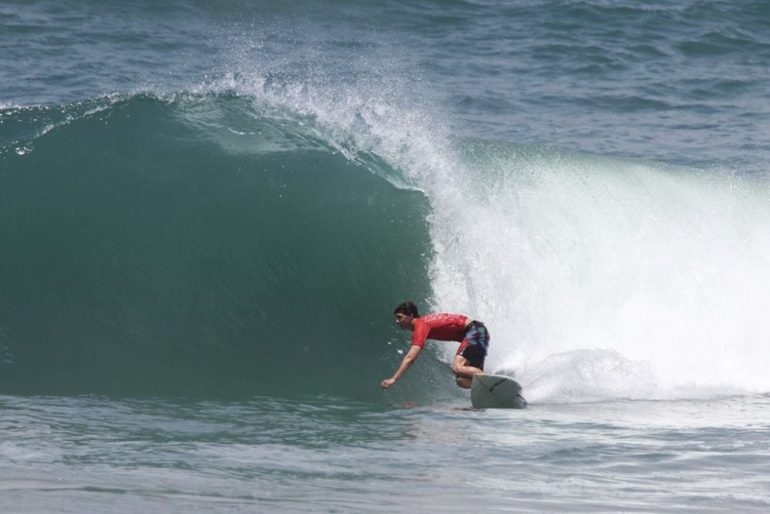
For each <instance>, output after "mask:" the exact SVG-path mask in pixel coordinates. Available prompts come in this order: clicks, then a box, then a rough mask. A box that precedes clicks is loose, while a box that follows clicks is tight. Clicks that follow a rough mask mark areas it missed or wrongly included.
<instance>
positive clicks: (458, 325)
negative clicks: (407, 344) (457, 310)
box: [412, 313, 468, 348]
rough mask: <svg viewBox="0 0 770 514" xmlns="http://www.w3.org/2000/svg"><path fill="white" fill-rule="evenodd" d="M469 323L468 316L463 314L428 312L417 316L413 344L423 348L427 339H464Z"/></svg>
mask: <svg viewBox="0 0 770 514" xmlns="http://www.w3.org/2000/svg"><path fill="white" fill-rule="evenodd" d="M467 323H468V316H463V315H462V314H448V313H440V314H428V315H427V316H423V317H422V318H415V319H414V332H413V333H412V346H419V347H420V348H423V347H424V346H425V340H426V339H437V340H439V341H462V340H463V338H464V337H465V325H466V324H467Z"/></svg>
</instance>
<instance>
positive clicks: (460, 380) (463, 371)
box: [452, 355, 484, 389]
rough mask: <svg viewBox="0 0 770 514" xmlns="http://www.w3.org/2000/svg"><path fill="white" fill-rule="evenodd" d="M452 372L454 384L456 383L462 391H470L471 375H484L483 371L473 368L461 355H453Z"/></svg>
mask: <svg viewBox="0 0 770 514" xmlns="http://www.w3.org/2000/svg"><path fill="white" fill-rule="evenodd" d="M482 366H483V361H482ZM452 372H453V373H454V374H455V382H457V385H458V386H460V387H462V388H463V389H470V388H471V381H472V380H473V375H476V374H478V373H484V370H483V369H481V368H479V367H476V366H474V365H473V363H471V361H469V360H468V359H467V358H465V357H463V356H462V355H455V360H454V361H453V362H452Z"/></svg>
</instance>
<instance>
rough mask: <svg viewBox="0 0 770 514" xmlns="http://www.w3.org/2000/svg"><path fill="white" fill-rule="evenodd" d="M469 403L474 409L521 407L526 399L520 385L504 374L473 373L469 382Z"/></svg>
mask: <svg viewBox="0 0 770 514" xmlns="http://www.w3.org/2000/svg"><path fill="white" fill-rule="evenodd" d="M471 405H473V408H474V409H523V408H524V407H526V406H527V400H525V399H524V398H523V397H522V396H521V386H520V385H519V383H518V382H516V381H515V380H514V379H512V378H511V377H506V376H505V375H487V374H483V375H474V376H473V382H472V383H471Z"/></svg>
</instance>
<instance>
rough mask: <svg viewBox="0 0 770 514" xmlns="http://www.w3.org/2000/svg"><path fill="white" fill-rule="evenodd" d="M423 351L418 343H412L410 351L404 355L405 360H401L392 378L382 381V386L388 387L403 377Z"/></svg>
mask: <svg viewBox="0 0 770 514" xmlns="http://www.w3.org/2000/svg"><path fill="white" fill-rule="evenodd" d="M421 351H422V347H420V346H417V345H412V347H411V348H409V351H408V352H407V353H406V355H405V356H404V360H402V361H401V365H400V366H399V367H398V369H397V370H396V372H395V373H393V376H392V377H390V378H386V379H385V380H383V381H382V382H380V387H382V388H383V389H387V388H388V387H390V386H392V385H393V384H395V383H396V380H398V379H399V378H401V377H402V376H403V375H404V373H406V370H408V369H409V366H411V365H412V363H413V362H414V361H416V360H417V357H419V356H420V352H421Z"/></svg>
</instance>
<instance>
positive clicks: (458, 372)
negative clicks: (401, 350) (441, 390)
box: [380, 301, 489, 389]
mask: <svg viewBox="0 0 770 514" xmlns="http://www.w3.org/2000/svg"><path fill="white" fill-rule="evenodd" d="M393 314H394V315H395V316H396V324H397V325H398V326H399V327H401V328H403V329H404V330H411V331H412V346H411V348H410V349H409V351H408V352H407V354H406V355H405V356H404V359H403V361H401V365H400V366H399V367H398V369H397V370H396V372H395V373H394V374H393V376H392V377H390V378H386V379H385V380H383V381H382V382H380V387H382V388H383V389H387V388H388V387H390V386H392V385H393V384H395V383H396V381H397V380H398V379H399V378H401V377H402V376H403V375H404V373H406V370H407V369H409V366H411V365H412V364H413V363H414V361H416V360H417V357H419V356H420V352H421V351H422V349H423V347H424V346H425V340H426V339H437V340H439V341H459V342H460V347H459V348H458V349H457V354H456V355H455V358H454V361H453V362H452V372H453V373H454V374H455V381H456V382H457V385H458V386H460V387H462V388H465V389H470V387H471V381H472V380H473V375H476V374H479V373H483V372H484V359H486V357H487V349H488V348H489V332H487V327H485V326H484V324H483V323H482V322H480V321H476V320H472V319H470V318H469V317H468V316H465V315H463V314H449V313H438V314H427V315H425V316H423V317H420V315H419V314H418V312H417V306H416V305H415V304H414V303H412V302H408V301H407V302H404V303H402V304H400V305H399V306H398V307H396V310H395V311H394V312H393Z"/></svg>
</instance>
